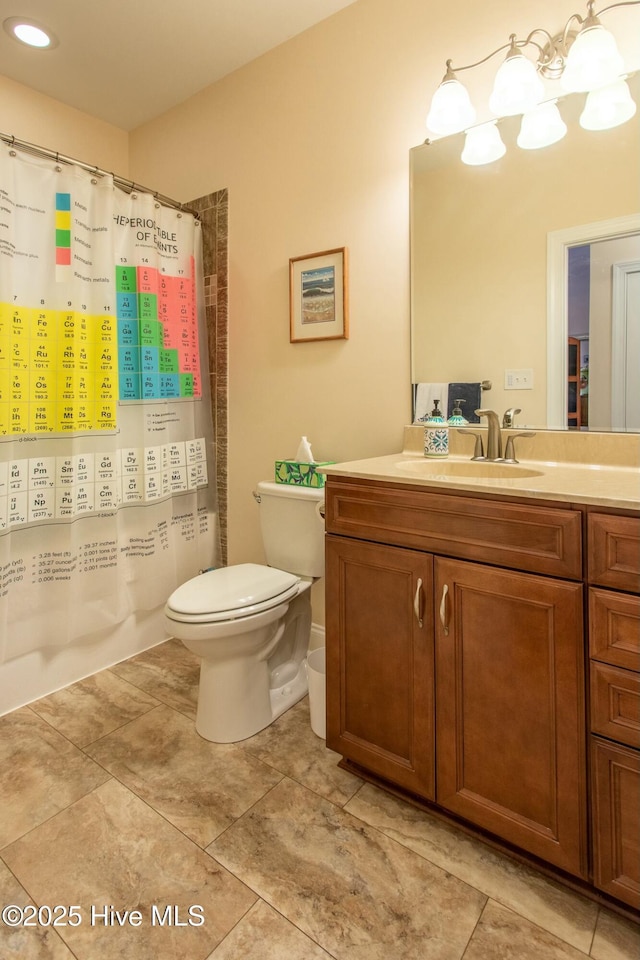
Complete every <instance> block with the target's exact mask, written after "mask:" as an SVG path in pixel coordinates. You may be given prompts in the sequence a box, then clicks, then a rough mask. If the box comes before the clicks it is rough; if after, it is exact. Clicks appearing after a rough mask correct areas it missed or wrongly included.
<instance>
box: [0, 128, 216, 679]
mask: <svg viewBox="0 0 640 960" xmlns="http://www.w3.org/2000/svg"><path fill="white" fill-rule="evenodd" d="M201 260H202V251H201V231H200V228H199V224H198V222H197V220H196V219H195V217H194V216H193V215H191V214H190V213H187V212H185V211H180V210H177V209H175V208H172V207H170V206H168V205H165V204H164V203H160V202H159V200H158V199H156V198H155V197H154V196H153V195H151V194H148V193H144V192H140V191H138V192H136V191H135V190H134V191H133V192H130V193H129V192H126V191H124V190H122V189H119V188H118V186H116V185H115V183H114V178H113V177H111V176H109V175H98V174H97V172H96V173H95V174H92V173H91V172H88V171H87V170H86V169H84V168H83V167H82V166H80V165H75V164H69V163H61V162H57V161H56V159H55V158H54V159H49V158H47V157H46V156H36V155H32V154H31V153H30V152H25V151H23V150H21V149H19V148H16V147H14V146H12V145H11V144H9V145H5V144H2V145H1V152H0V663H2V662H3V661H8V660H11V659H12V658H14V657H18V656H21V655H23V654H25V653H29V652H30V651H34V650H44V649H45V648H56V647H60V646H64V645H67V644H70V643H72V642H75V641H79V640H80V639H82V638H86V637H90V636H91V635H92V634H95V633H97V632H99V631H104V630H105V629H106V628H109V627H115V626H116V625H117V624H120V623H122V622H123V621H124V620H125V619H126V618H129V617H131V615H132V614H133V615H135V614H136V613H137V612H141V611H148V610H153V609H155V608H157V607H158V606H160V605H161V604H162V603H164V601H165V600H166V598H167V597H168V595H169V594H170V593H171V591H172V590H173V589H175V587H176V586H177V585H178V584H179V583H181V582H183V581H184V580H186V579H188V578H189V577H191V576H193V575H194V574H196V573H197V572H198V571H199V570H200V569H203V568H206V567H209V566H211V565H213V564H214V563H215V561H216V557H217V546H216V544H217V530H216V502H215V482H214V480H215V462H214V457H213V427H212V418H211V405H210V395H209V377H208V374H207V370H208V366H207V355H206V343H207V338H206V327H205V320H204V307H203V302H204V301H203V297H202V295H201V284H202V263H201Z"/></svg>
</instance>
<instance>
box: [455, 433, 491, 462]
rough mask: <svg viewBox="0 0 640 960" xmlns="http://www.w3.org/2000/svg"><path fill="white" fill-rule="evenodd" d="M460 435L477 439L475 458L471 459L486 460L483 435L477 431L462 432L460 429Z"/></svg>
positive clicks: (474, 451)
mask: <svg viewBox="0 0 640 960" xmlns="http://www.w3.org/2000/svg"><path fill="white" fill-rule="evenodd" d="M458 433H462V434H463V435H464V436H466V437H475V438H476V445H475V447H474V450H473V456H472V457H471V459H472V460H484V459H485V456H484V450H483V447H482V434H481V433H476V432H475V430H460V429H458Z"/></svg>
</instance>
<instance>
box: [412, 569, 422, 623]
mask: <svg viewBox="0 0 640 960" xmlns="http://www.w3.org/2000/svg"><path fill="white" fill-rule="evenodd" d="M413 612H414V613H415V615H416V620H417V621H418V626H419V627H420V629H422V624H423V593H422V580H421V579H420V578H418V586H417V587H416V595H415V597H414V598H413Z"/></svg>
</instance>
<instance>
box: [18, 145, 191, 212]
mask: <svg viewBox="0 0 640 960" xmlns="http://www.w3.org/2000/svg"><path fill="white" fill-rule="evenodd" d="M0 140H2V141H3V142H4V143H6V144H7V145H8V146H10V147H18V149H20V150H24V151H25V152H27V153H33V154H35V155H36V156H38V157H45V158H46V159H48V160H55V161H56V163H68V164H72V165H74V166H76V167H82V169H83V170H87V171H88V172H89V173H92V174H94V176H96V177H113V182H114V184H115V185H116V186H117V187H120V189H121V190H124V191H125V192H127V193H134V191H136V190H139V191H140V193H150V194H151V195H152V196H153V197H154V199H156V200H157V201H158V203H161V204H162V205H163V206H164V207H171V208H172V209H173V210H179V211H180V212H181V213H190V214H191V215H192V216H194V217H195V218H196V220H198V221H199V220H200V216H199V214H198V212H197V210H194V209H193V208H191V207H187V206H185V204H184V203H179V202H178V201H177V200H172V199H171V197H165V196H163V195H162V194H161V193H157V192H156V191H155V190H151V188H150V187H143V186H141V184H139V183H135V182H134V181H133V180H127V179H126V178H125V177H118V176H116V174H115V173H110V172H109V171H108V170H101V169H100V167H94V166H91V164H88V163H84V161H82V160H75V159H74V158H73V157H65V156H64V155H63V154H61V153H56V151H55V150H49V149H48V148H47V147H39V146H38V145H37V144H35V143H29V142H28V141H27V140H18V139H17V137H14V136H13V135H12V134H8V133H0Z"/></svg>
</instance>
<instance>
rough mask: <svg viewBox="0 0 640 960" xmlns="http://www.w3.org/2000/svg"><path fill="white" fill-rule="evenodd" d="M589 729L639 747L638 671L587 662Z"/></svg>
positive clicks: (639, 697)
mask: <svg viewBox="0 0 640 960" xmlns="http://www.w3.org/2000/svg"><path fill="white" fill-rule="evenodd" d="M591 729H592V731H593V733H599V734H600V735H601V736H603V737H609V739H611V740H617V741H619V742H620V743H625V744H627V746H629V747H640V674H637V673H631V671H629V670H621V669H620V667H610V666H608V665H607V664H605V663H597V662H596V661H595V660H594V661H592V662H591Z"/></svg>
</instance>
